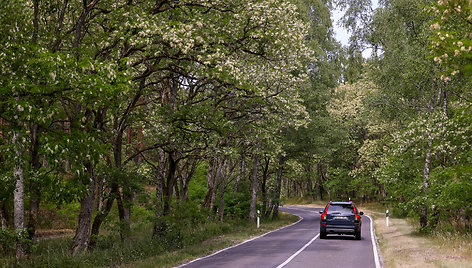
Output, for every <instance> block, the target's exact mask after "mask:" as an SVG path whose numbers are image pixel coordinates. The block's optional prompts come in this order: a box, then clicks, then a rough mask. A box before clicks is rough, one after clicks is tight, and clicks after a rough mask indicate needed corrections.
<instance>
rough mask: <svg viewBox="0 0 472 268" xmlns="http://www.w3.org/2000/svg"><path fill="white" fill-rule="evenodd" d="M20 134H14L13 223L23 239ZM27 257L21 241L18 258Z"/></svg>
mask: <svg viewBox="0 0 472 268" xmlns="http://www.w3.org/2000/svg"><path fill="white" fill-rule="evenodd" d="M19 138H20V133H19V132H15V133H14V134H13V144H14V146H15V151H16V152H15V154H16V158H17V159H16V162H17V163H15V168H14V170H13V176H14V178H15V191H14V192H13V202H14V211H13V215H14V217H13V223H14V225H15V233H16V234H17V235H19V236H21V237H23V235H24V232H25V231H26V230H25V179H24V174H23V167H22V166H21V145H20V141H19V140H18V139H19ZM24 256H25V245H24V243H23V242H22V241H21V240H20V241H18V242H17V243H16V258H17V259H20V258H22V257H24Z"/></svg>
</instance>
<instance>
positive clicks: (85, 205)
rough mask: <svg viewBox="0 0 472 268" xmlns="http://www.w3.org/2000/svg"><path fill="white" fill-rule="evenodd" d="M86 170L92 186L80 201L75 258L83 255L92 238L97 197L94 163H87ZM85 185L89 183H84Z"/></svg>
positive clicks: (75, 238)
mask: <svg viewBox="0 0 472 268" xmlns="http://www.w3.org/2000/svg"><path fill="white" fill-rule="evenodd" d="M86 169H87V172H88V175H89V182H88V183H90V184H89V187H88V191H87V192H85V193H84V196H83V197H82V200H81V201H80V214H79V223H78V226H77V230H76V232H75V236H74V241H73V244H72V249H71V252H72V255H73V256H75V255H77V254H79V253H82V252H84V251H85V250H86V249H87V247H88V242H89V237H90V223H91V221H92V212H93V203H94V202H93V201H94V197H95V193H94V191H95V175H94V167H93V165H92V163H87V164H86ZM83 183H87V182H86V181H84V182H83Z"/></svg>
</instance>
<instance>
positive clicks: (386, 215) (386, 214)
mask: <svg viewBox="0 0 472 268" xmlns="http://www.w3.org/2000/svg"><path fill="white" fill-rule="evenodd" d="M385 217H386V221H387V227H388V209H387V212H386V213H385Z"/></svg>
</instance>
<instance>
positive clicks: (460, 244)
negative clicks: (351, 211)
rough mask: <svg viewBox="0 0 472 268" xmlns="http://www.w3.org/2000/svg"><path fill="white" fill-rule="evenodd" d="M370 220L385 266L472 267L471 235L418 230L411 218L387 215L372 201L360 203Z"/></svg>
mask: <svg viewBox="0 0 472 268" xmlns="http://www.w3.org/2000/svg"><path fill="white" fill-rule="evenodd" d="M361 210H363V211H364V212H365V213H366V214H368V215H369V216H371V217H372V218H373V220H374V227H375V233H376V235H377V238H378V242H379V246H380V251H381V256H382V260H383V262H384V265H385V267H387V268H388V267H472V235H471V234H453V233H440V232H439V233H433V234H421V233H419V232H418V231H417V229H418V228H417V227H418V226H416V225H415V224H414V223H413V221H412V220H411V219H408V218H404V219H403V218H396V217H395V215H390V218H389V227H387V226H386V220H385V210H384V209H383V208H382V207H380V206H378V205H373V204H365V205H363V206H361Z"/></svg>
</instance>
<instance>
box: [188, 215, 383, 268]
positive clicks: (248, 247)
mask: <svg viewBox="0 0 472 268" xmlns="http://www.w3.org/2000/svg"><path fill="white" fill-rule="evenodd" d="M280 210H282V211H285V212H289V213H292V214H295V215H297V216H299V217H301V218H302V220H300V221H299V222H298V223H296V224H293V225H291V226H289V227H286V228H283V229H280V230H277V231H274V232H271V233H268V234H266V235H264V236H262V237H259V238H256V239H253V240H250V241H247V242H244V243H242V244H239V245H237V246H235V247H231V248H228V249H225V250H222V251H220V252H218V253H216V254H212V255H210V256H207V257H203V258H200V259H197V260H194V261H192V262H190V263H187V264H184V265H181V266H179V267H185V268H192V267H231V268H233V267H244V268H247V267H257V268H263V267H277V268H282V267H287V268H289V267H330V268H334V267H356V268H358V267H362V268H364V267H365V268H369V267H373V268H376V267H377V268H378V267H380V265H379V261H378V257H376V256H375V254H376V251H377V249H376V248H375V250H374V248H373V245H374V243H373V241H372V238H371V223H370V219H369V217H367V216H365V215H364V216H362V239H361V240H355V239H354V236H348V235H328V237H327V239H320V238H319V231H320V217H321V215H320V214H319V211H320V210H321V208H311V207H301V206H288V207H281V208H280ZM262 224H263V223H262ZM376 258H377V261H376V260H375V259H376Z"/></svg>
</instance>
